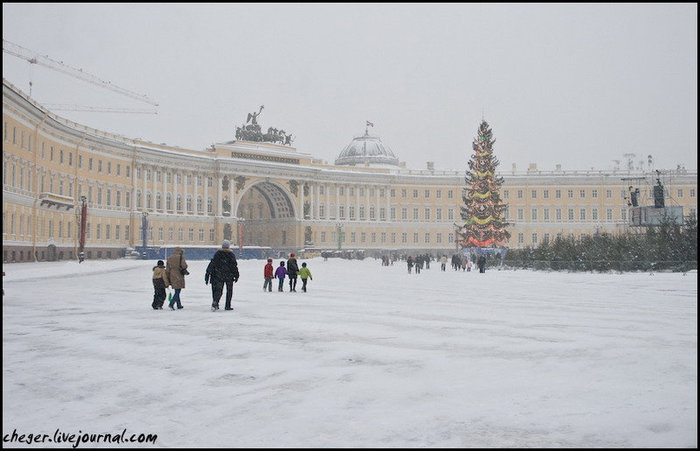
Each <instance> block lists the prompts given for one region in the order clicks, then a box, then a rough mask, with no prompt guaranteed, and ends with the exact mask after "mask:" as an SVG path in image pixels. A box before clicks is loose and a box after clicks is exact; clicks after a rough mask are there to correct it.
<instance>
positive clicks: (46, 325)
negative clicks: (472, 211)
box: [2, 258, 698, 448]
mask: <svg viewBox="0 0 700 451" xmlns="http://www.w3.org/2000/svg"><path fill="white" fill-rule="evenodd" d="M302 261H307V262H308V264H309V268H310V269H311V272H312V274H313V277H314V280H313V281H312V282H311V283H310V285H309V292H308V293H302V292H301V291H300V290H298V291H299V292H297V293H290V292H284V293H279V292H277V291H275V290H276V285H275V286H274V288H273V292H272V293H264V292H263V291H262V283H263V278H262V272H263V266H264V262H263V261H261V260H244V261H239V266H240V272H241V279H240V281H239V283H238V284H236V285H234V287H235V288H234V290H235V294H234V301H233V305H234V308H235V310H234V311H232V312H225V311H223V310H220V311H219V312H216V313H212V312H211V311H210V310H209V305H210V302H211V295H210V288H209V286H205V285H204V280H203V279H204V268H205V265H206V262H203V261H194V262H190V272H191V275H190V276H188V278H187V288H186V289H185V290H183V293H182V298H183V304H184V306H185V308H184V309H183V310H180V311H169V310H160V311H154V310H152V309H151V307H150V303H151V300H152V287H151V282H150V277H151V268H152V267H153V265H154V264H155V262H153V261H136V260H120V261H88V262H85V263H83V264H80V265H79V264H78V263H76V262H57V263H35V264H31V263H22V264H6V265H3V271H6V272H7V275H6V276H5V277H4V280H3V282H4V283H3V286H4V289H5V296H7V297H6V298H4V299H3V420H2V422H3V430H2V433H3V437H8V434H9V435H12V433H13V432H14V431H15V430H16V434H17V435H19V434H30V433H32V434H48V435H49V436H50V437H53V436H54V432H55V431H56V430H60V432H61V433H74V434H79V433H82V434H84V433H90V434H99V433H102V434H106V433H109V434H115V435H116V434H120V433H121V432H122V431H123V430H124V429H126V430H127V435H131V434H157V435H158V438H157V441H156V443H155V445H153V444H141V445H139V444H130V446H143V447H154V446H155V447H691V448H694V447H697V419H698V418H697V272H691V273H688V274H672V273H655V274H653V275H650V274H649V273H637V274H629V273H626V274H591V273H553V272H532V271H496V270H488V271H487V272H486V273H485V274H478V273H475V272H471V273H466V272H464V273H463V272H458V273H457V272H453V271H452V270H451V269H450V268H449V267H448V269H447V271H446V272H441V271H440V269H439V264H437V263H433V264H432V265H431V269H430V270H423V272H422V273H421V274H408V273H407V271H406V267H405V265H404V264H403V263H400V262H397V263H396V264H395V265H394V266H389V267H383V266H381V264H380V262H379V261H378V260H373V259H367V260H364V261H348V260H334V259H332V260H328V261H326V262H324V261H323V260H322V259H320V258H316V259H311V260H300V262H299V263H301V262H302ZM278 262H279V260H276V261H275V263H274V266H275V267H276V266H277V265H278ZM3 446H4V447H8V446H26V445H23V444H21V443H17V442H14V443H9V442H5V443H3ZM36 446H62V447H69V446H70V445H67V444H66V443H61V444H58V445H57V444H56V443H48V442H44V443H41V444H39V445H36ZM88 446H109V445H108V444H107V445H106V444H105V443H80V446H79V447H80V448H83V447H88ZM112 446H123V445H112Z"/></svg>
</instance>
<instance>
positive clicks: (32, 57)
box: [2, 39, 158, 114]
mask: <svg viewBox="0 0 700 451" xmlns="http://www.w3.org/2000/svg"><path fill="white" fill-rule="evenodd" d="M2 51H3V52H5V53H7V54H10V55H13V56H16V57H18V58H21V59H24V60H26V61H28V62H29V63H30V64H39V65H41V66H44V67H48V68H49V69H53V70H55V71H57V72H61V73H64V74H66V75H69V76H71V77H75V78H77V79H79V80H83V81H85V82H88V83H92V84H94V85H97V86H99V87H101V88H105V89H109V90H110V91H113V92H116V93H119V94H122V95H124V96H127V97H130V98H132V99H136V100H138V101H140V102H145V103H148V104H149V105H153V106H158V103H157V102H156V101H154V100H151V99H149V98H148V96H146V95H143V94H138V93H135V92H133V91H129V90H128V89H124V88H121V87H119V86H116V85H114V84H112V83H111V82H109V81H104V80H101V79H100V78H98V77H96V76H94V75H91V74H88V73H87V72H84V71H83V70H82V69H75V68H73V67H70V66H68V65H66V64H63V61H56V60H54V59H51V58H49V57H48V56H47V55H43V56H42V55H39V54H38V53H36V52H34V51H32V50H29V49H26V48H24V47H22V46H20V45H17V44H14V43H12V42H10V41H8V40H6V39H3V40H2ZM29 85H30V87H31V81H30V82H29ZM56 109H64V110H66V109H69V110H73V111H102V112H130V113H132V112H138V113H143V112H147V113H151V114H156V112H155V111H143V110H141V111H137V110H128V109H117V108H106V109H99V108H94V107H80V106H77V105H76V106H67V105H62V106H59V107H58V108H56Z"/></svg>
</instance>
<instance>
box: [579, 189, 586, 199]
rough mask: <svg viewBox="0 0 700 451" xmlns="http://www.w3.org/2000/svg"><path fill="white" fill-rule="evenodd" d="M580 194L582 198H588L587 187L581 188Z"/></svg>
mask: <svg viewBox="0 0 700 451" xmlns="http://www.w3.org/2000/svg"><path fill="white" fill-rule="evenodd" d="M578 196H579V197H580V198H581V199H585V198H586V190H585V189H582V190H580V191H579V194H578Z"/></svg>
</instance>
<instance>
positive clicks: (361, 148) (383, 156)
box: [335, 130, 399, 166]
mask: <svg viewBox="0 0 700 451" xmlns="http://www.w3.org/2000/svg"><path fill="white" fill-rule="evenodd" d="M335 164H336V165H347V166H355V165H363V166H364V165H365V164H370V165H391V166H398V165H399V159H398V158H396V156H395V155H394V153H393V152H392V151H391V149H389V147H387V146H386V145H384V143H382V140H381V139H379V137H377V136H370V135H369V134H368V133H367V131H366V130H365V134H364V135H363V136H358V137H356V138H355V139H353V140H352V142H351V143H350V144H348V145H347V146H346V147H345V149H343V151H342V152H340V155H338V158H336V160H335Z"/></svg>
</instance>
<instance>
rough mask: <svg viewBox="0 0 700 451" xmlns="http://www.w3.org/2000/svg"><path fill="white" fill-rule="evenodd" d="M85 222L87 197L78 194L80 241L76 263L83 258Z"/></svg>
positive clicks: (80, 261)
mask: <svg viewBox="0 0 700 451" xmlns="http://www.w3.org/2000/svg"><path fill="white" fill-rule="evenodd" d="M86 224H87V198H86V197H85V196H80V242H79V245H78V263H82V262H83V261H84V260H85V229H86V227H85V226H86Z"/></svg>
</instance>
